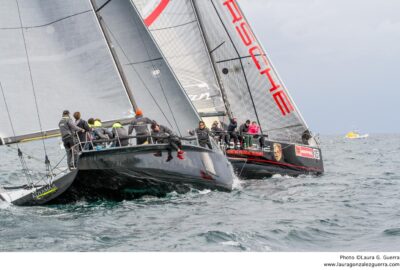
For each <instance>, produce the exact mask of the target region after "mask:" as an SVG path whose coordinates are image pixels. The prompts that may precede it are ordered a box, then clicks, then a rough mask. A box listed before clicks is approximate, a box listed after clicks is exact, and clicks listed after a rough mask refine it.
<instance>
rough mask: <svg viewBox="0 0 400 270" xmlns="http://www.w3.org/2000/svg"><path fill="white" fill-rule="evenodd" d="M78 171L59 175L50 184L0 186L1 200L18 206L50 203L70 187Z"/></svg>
mask: <svg viewBox="0 0 400 270" xmlns="http://www.w3.org/2000/svg"><path fill="white" fill-rule="evenodd" d="M77 172H78V171H77V170H75V171H72V172H69V173H65V174H62V175H59V176H58V177H57V178H55V179H54V180H53V181H52V183H51V184H49V185H40V186H35V187H34V188H30V187H28V186H21V187H3V188H0V200H3V201H7V202H8V203H12V204H14V205H18V206H34V205H43V204H48V203H50V202H52V201H53V200H54V199H56V198H57V197H59V196H60V195H61V194H63V193H64V192H65V191H66V190H68V189H69V188H70V186H71V185H72V183H73V182H74V180H75V177H76V175H77Z"/></svg>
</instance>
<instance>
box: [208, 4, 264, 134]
mask: <svg viewBox="0 0 400 270" xmlns="http://www.w3.org/2000/svg"><path fill="white" fill-rule="evenodd" d="M210 2H211V4H212V5H213V7H214V10H215V13H216V14H217V16H218V19H219V20H220V22H221V25H222V27H223V28H224V30H225V32H226V34H227V36H228V38H229V40H230V42H231V43H232V45H233V48H234V50H235V52H236V54H237V56H238V60H239V62H240V67H241V69H242V71H243V76H244V80H245V82H246V86H247V90H248V93H249V96H250V100H251V103H252V105H253V109H254V113H255V116H256V118H257V122H258V124H259V126H260V130H261V133H262V134H263V128H262V125H261V121H260V117H259V116H258V112H257V108H256V105H255V103H254V98H253V94H252V92H251V89H250V85H249V81H248V79H247V75H246V71H245V70H244V66H243V62H242V57H241V55H240V53H239V50H238V49H237V47H236V45H235V43H234V42H233V40H232V36H231V34H230V33H229V31H228V29H227V28H226V25H225V23H224V21H223V20H222V18H221V15H220V14H219V12H218V10H217V8H216V6H215V4H214V1H213V0H210Z"/></svg>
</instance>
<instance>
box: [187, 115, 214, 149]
mask: <svg viewBox="0 0 400 270" xmlns="http://www.w3.org/2000/svg"><path fill="white" fill-rule="evenodd" d="M189 134H190V135H192V136H193V135H195V134H197V139H198V140H199V144H200V146H201V147H204V148H205V147H206V146H207V147H208V148H209V149H212V146H211V141H210V130H209V129H208V128H207V127H206V124H205V123H204V121H200V122H199V127H198V128H196V129H195V130H194V131H189Z"/></svg>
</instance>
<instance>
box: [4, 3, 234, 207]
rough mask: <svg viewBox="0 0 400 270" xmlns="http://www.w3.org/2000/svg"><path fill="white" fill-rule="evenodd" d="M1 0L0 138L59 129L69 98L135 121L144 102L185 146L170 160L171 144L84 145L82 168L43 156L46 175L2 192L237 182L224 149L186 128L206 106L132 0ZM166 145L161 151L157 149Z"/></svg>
mask: <svg viewBox="0 0 400 270" xmlns="http://www.w3.org/2000/svg"><path fill="white" fill-rule="evenodd" d="M2 5H3V7H4V8H3V7H2V8H1V10H8V12H7V13H5V14H4V16H2V17H1V18H0V22H1V24H0V39H1V41H2V42H1V44H0V74H1V75H0V81H1V82H2V85H3V89H4V103H7V105H8V106H7V109H6V107H5V106H4V107H3V106H1V107H0V115H1V116H2V117H1V118H0V127H1V129H0V130H1V131H0V133H1V136H0V137H1V138H2V139H1V141H2V142H3V144H14V143H21V142H24V141H30V140H33V139H37V138H40V139H45V138H48V137H52V136H56V135H57V132H58V130H57V129H56V126H57V123H58V120H59V117H60V112H62V111H63V110H64V109H65V108H68V109H69V110H70V111H81V113H82V115H84V116H87V117H90V116H93V117H96V118H100V119H103V120H105V121H104V122H109V123H113V122H115V121H120V122H124V123H128V122H129V121H131V119H132V114H133V111H134V110H135V109H137V104H138V105H139V106H140V108H141V109H142V110H143V111H144V112H145V114H146V116H148V117H149V118H151V119H153V120H155V121H157V122H158V123H160V124H163V125H165V126H168V127H169V128H171V129H172V130H174V131H175V132H176V133H177V134H178V135H179V136H180V137H182V138H183V139H184V142H186V143H183V147H182V150H183V151H185V152H186V154H185V159H184V160H179V159H177V158H175V159H173V160H171V161H167V160H166V156H167V155H166V152H167V147H168V145H167V144H146V145H140V146H137V145H135V144H133V145H130V146H127V147H112V148H106V149H101V150H91V151H89V150H85V151H82V152H81V153H80V154H79V157H78V160H77V169H76V170H73V171H72V172H68V171H64V172H63V174H60V175H57V176H54V174H55V173H54V168H52V167H51V166H52V165H51V164H52V163H50V161H48V160H47V158H46V166H50V169H49V171H50V173H48V174H47V175H49V176H51V177H50V178H46V179H49V180H48V183H45V184H43V185H40V186H35V185H34V184H33V185H31V184H30V183H28V185H25V186H21V187H7V188H4V187H3V188H2V190H0V195H1V197H0V199H3V200H6V201H10V202H12V203H16V202H17V200H18V196H20V194H22V195H21V196H26V195H28V197H29V196H30V197H29V198H30V199H27V200H24V201H23V203H18V204H19V205H32V204H44V203H48V202H69V201H71V200H76V199H79V198H110V199H118V200H120V199H127V198H128V199H129V198H135V197H136V196H140V195H145V194H151V195H153V194H154V195H162V194H165V193H166V192H170V191H173V190H177V191H187V190H188V189H189V188H192V187H194V188H199V189H204V188H207V189H219V190H224V191H230V190H231V189H232V184H233V178H234V175H233V170H232V167H231V165H230V163H229V162H228V160H227V159H226V158H225V157H224V155H223V153H222V151H220V150H219V149H218V147H217V146H215V147H213V149H211V150H210V149H205V148H202V147H200V146H198V144H197V143H196V141H195V140H193V138H186V137H185V136H186V132H187V130H189V129H192V128H193V127H195V126H196V125H197V124H198V121H199V116H198V114H197V112H196V110H195V108H194V107H193V105H192V104H191V102H190V100H189V98H188V96H187V95H186V93H185V92H184V90H183V89H182V87H181V85H180V84H179V83H178V81H177V80H176V78H175V76H174V74H173V73H172V72H171V70H170V68H169V66H168V65H167V64H166V62H165V61H164V58H163V55H162V54H161V53H160V51H159V49H158V48H157V46H156V45H155V43H154V42H153V40H152V39H151V37H150V35H149V33H148V31H147V29H146V27H145V26H144V24H143V22H142V20H141V18H140V17H139V15H138V14H137V13H136V10H135V9H134V7H133V6H132V5H131V3H130V1H129V0H114V1H100V0H96V1H95V0H92V1H89V0H85V1H72V0H69V1H65V0H62V1H61V0H47V1H46V0H45V1H43V0H40V1H39V0H29V1H26V0H15V1H11V0H10V1H6V2H4V3H2ZM16 18H20V20H16ZM21 97H23V100H21ZM8 113H9V115H10V117H6V116H7V114H8ZM8 119H10V121H7V120H8ZM186 139H187V140H186ZM134 141H135V140H134V139H132V142H134ZM43 146H44V149H45V148H46V142H45V140H43ZM160 151H161V152H162V153H165V154H164V155H163V156H162V157H158V156H155V155H154V154H155V153H159V152H160ZM21 152H22V151H21ZM46 156H47V155H46ZM23 163H24V162H23ZM65 175H66V176H65ZM75 176H76V177H75ZM58 179H61V180H59V182H60V181H61V182H62V183H63V185H62V186H61V185H60V186H59V187H58V186H57V183H59V182H57V180H58ZM71 179H72V181H71ZM54 185H56V188H54ZM41 188H42V189H43V192H41V191H40V189H41ZM23 190H29V191H30V193H28V194H25V193H23V192H22V191H23ZM37 190H39V191H40V192H39V194H36V193H35V192H36V191H37ZM10 191H12V192H14V193H13V194H14V197H12V199H11V200H10V198H11V197H10V196H9V195H10V194H11V192H10ZM17 191H18V192H22V193H15V192H17ZM35 195H37V196H35ZM7 196H8V197H7ZM21 196H20V197H21ZM38 196H39V197H38ZM28 197H27V198H28ZM21 198H22V197H21ZM39 199H40V200H39Z"/></svg>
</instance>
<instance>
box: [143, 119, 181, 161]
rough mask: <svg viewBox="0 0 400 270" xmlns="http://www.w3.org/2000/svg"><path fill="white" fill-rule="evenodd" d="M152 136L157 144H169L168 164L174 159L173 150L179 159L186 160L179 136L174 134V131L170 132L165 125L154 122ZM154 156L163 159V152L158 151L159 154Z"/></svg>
mask: <svg viewBox="0 0 400 270" xmlns="http://www.w3.org/2000/svg"><path fill="white" fill-rule="evenodd" d="M151 136H152V137H153V140H154V142H155V143H160V144H162V143H168V144H169V145H168V148H167V151H168V158H167V162H169V161H171V160H172V159H173V157H172V154H171V152H172V150H176V151H177V158H179V159H184V156H183V154H184V153H185V152H183V151H182V150H181V149H182V143H181V140H180V139H179V137H178V136H177V135H175V134H174V132H173V131H172V130H170V129H169V128H167V127H166V126H163V125H159V124H157V123H155V122H153V124H151ZM154 156H156V157H161V156H162V152H161V151H158V152H157V153H155V154H154Z"/></svg>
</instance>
